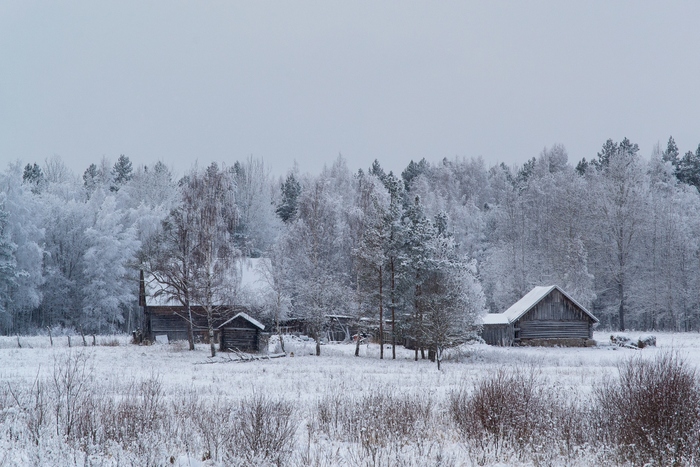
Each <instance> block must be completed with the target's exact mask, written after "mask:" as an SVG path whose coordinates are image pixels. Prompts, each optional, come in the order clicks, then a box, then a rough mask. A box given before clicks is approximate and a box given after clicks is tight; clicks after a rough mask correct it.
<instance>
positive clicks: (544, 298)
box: [481, 285, 598, 346]
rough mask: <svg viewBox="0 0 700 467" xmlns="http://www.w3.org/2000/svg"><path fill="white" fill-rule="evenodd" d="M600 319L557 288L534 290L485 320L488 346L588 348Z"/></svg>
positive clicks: (484, 318)
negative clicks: (586, 346) (594, 328)
mask: <svg viewBox="0 0 700 467" xmlns="http://www.w3.org/2000/svg"><path fill="white" fill-rule="evenodd" d="M597 323H598V318H596V317H595V316H593V314H592V313H591V312H589V311H588V310H586V308H584V307H583V306H582V305H581V304H579V303H578V302H577V301H576V300H574V299H573V298H571V296H570V295H568V294H567V293H566V292H564V290H562V289H561V288H560V287H558V286H556V285H550V286H544V287H542V286H540V287H535V288H533V289H532V290H531V291H530V292H528V293H527V294H526V295H525V296H524V297H523V298H521V299H520V300H518V301H517V302H516V303H514V304H513V305H512V306H511V307H510V308H508V309H507V310H506V311H504V312H503V313H489V314H487V315H485V316H484V317H483V328H482V332H481V337H482V338H483V339H484V341H485V342H486V343H487V344H490V345H500V346H510V345H562V346H585V345H590V343H592V342H593V340H592V339H593V327H594V325H595V324H597Z"/></svg>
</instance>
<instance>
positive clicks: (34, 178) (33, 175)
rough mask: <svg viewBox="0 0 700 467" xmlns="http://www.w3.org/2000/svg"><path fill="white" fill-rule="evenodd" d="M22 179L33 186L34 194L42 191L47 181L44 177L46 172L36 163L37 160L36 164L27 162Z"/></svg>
mask: <svg viewBox="0 0 700 467" xmlns="http://www.w3.org/2000/svg"><path fill="white" fill-rule="evenodd" d="M22 181H23V182H24V183H26V184H28V185H30V186H31V187H32V188H31V190H32V193H34V194H38V193H40V192H41V189H42V187H43V186H44V184H45V182H46V180H45V179H44V172H43V171H42V170H41V167H39V166H38V165H37V164H36V162H35V163H34V165H32V164H27V165H26V166H25V167H24V174H23V175H22Z"/></svg>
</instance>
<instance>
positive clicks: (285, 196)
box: [275, 173, 301, 224]
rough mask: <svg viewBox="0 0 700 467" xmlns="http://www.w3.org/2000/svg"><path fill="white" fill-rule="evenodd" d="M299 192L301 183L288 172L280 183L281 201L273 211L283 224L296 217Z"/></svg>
mask: <svg viewBox="0 0 700 467" xmlns="http://www.w3.org/2000/svg"><path fill="white" fill-rule="evenodd" d="M300 194H301V184H300V183H299V182H298V181H297V179H296V178H295V177H294V174H293V173H290V174H289V175H287V179H286V180H285V181H284V183H283V184H282V202H281V203H280V204H279V205H278V206H277V210H276V211H275V212H277V215H278V216H279V217H280V219H282V221H283V222H284V223H285V224H288V223H290V222H292V221H294V220H295V219H296V217H297V210H298V204H299V195H300Z"/></svg>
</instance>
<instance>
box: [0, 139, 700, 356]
mask: <svg viewBox="0 0 700 467" xmlns="http://www.w3.org/2000/svg"><path fill="white" fill-rule="evenodd" d="M351 166H352V162H351V161H346V160H344V159H343V158H342V157H340V156H339V157H338V158H337V159H336V160H335V161H334V162H333V163H332V164H329V165H328V166H326V167H324V168H323V169H322V170H320V171H319V172H320V173H317V174H308V173H300V171H299V170H298V169H296V168H295V167H291V168H289V169H288V171H287V172H286V175H284V176H282V177H279V178H277V177H275V176H273V175H272V170H271V168H270V167H268V166H266V165H265V163H264V162H263V161H262V160H259V159H255V158H252V157H251V158H249V159H246V160H243V161H238V162H235V163H233V164H222V163H219V164H217V163H211V164H206V165H202V164H200V165H198V166H195V167H193V168H192V169H191V170H189V171H188V172H186V173H184V174H176V173H174V171H173V170H172V169H171V168H169V167H168V165H167V164H166V163H163V162H158V163H156V164H152V165H144V164H143V163H141V162H140V161H131V160H130V159H129V158H128V157H127V156H124V155H121V156H119V157H118V158H117V159H116V160H111V161H110V160H109V159H107V158H103V159H102V160H100V161H95V163H94V164H91V165H90V166H89V167H87V168H86V169H85V170H84V172H83V173H81V174H75V173H73V172H72V171H71V170H69V169H68V168H67V166H66V165H65V164H64V163H63V162H62V161H61V160H60V159H59V158H57V157H54V158H49V159H47V160H45V161H44V162H43V163H42V162H33V161H32V162H29V163H27V161H22V162H17V163H15V164H12V165H10V166H9V167H8V168H7V169H6V170H5V171H4V172H3V173H2V174H1V175H0V186H1V187H2V192H1V194H0V332H1V333H3V334H26V333H32V332H37V331H38V330H44V329H46V328H47V327H48V328H56V327H63V328H72V329H82V330H84V331H85V332H95V333H107V332H114V331H130V330H132V329H135V328H136V327H138V326H139V325H140V322H139V320H140V316H139V312H138V310H139V309H138V306H137V305H138V278H139V270H140V269H145V270H147V271H153V272H161V273H165V272H168V267H173V265H177V264H179V265H182V266H183V267H181V268H179V271H180V273H181V274H182V273H183V271H185V272H184V274H188V275H187V276H186V278H188V281H189V283H190V284H191V285H192V293H193V294H194V295H193V299H195V300H197V301H199V302H200V303H201V302H206V300H207V297H209V299H210V300H211V299H212V297H216V296H217V290H216V287H217V286H218V285H217V280H219V281H220V280H221V279H220V278H221V277H224V276H225V277H230V274H229V273H226V274H224V273H223V271H231V270H233V271H235V270H236V268H235V264H236V263H237V262H240V261H244V260H245V258H258V257H264V258H268V259H269V261H266V262H265V263H264V264H265V265H266V270H265V271H261V274H262V275H263V276H264V277H265V278H266V282H268V285H269V287H268V288H267V289H266V290H267V293H265V295H264V296H252V297H251V296H243V295H241V296H238V297H236V300H239V301H240V302H241V303H249V304H250V303H253V304H255V309H256V310H258V314H259V315H260V316H259V318H260V319H262V320H263V321H264V322H266V323H267V324H272V323H273V322H274V321H275V320H279V319H284V318H289V317H301V318H304V319H305V320H306V321H307V322H308V323H310V324H311V325H312V326H313V325H315V326H321V325H322V321H323V317H324V315H327V314H342V315H349V316H356V317H370V318H373V319H378V318H380V314H381V316H382V317H383V318H384V319H390V317H391V315H392V313H393V314H396V315H397V318H398V317H402V319H403V323H404V325H406V326H414V327H417V328H420V329H419V331H420V332H423V333H429V334H430V335H431V338H432V339H434V340H433V341H434V342H436V341H439V342H444V343H445V344H448V343H450V342H455V340H458V339H459V337H460V336H459V334H460V333H461V332H463V331H461V330H463V329H465V328H468V327H469V325H471V324H473V323H475V322H478V319H477V316H478V315H480V314H482V313H484V312H485V311H486V310H488V311H491V312H500V311H503V310H504V309H505V308H507V307H508V306H509V305H511V304H512V303H514V302H515V301H516V300H517V299H519V298H520V297H521V296H522V295H524V294H525V293H526V292H527V291H529V290H530V289H531V288H532V287H533V286H535V285H549V284H557V285H559V286H561V287H563V288H564V289H565V290H566V291H567V292H568V293H570V294H571V295H572V296H573V297H574V298H575V299H576V300H578V301H579V302H581V303H582V304H583V305H584V306H586V307H588V308H589V309H590V310H591V311H592V312H593V313H594V314H595V315H596V316H598V317H599V318H600V319H601V322H602V325H603V326H609V327H611V328H620V329H625V328H635V329H645V330H657V329H663V330H673V331H688V330H698V329H700V244H699V243H698V235H697V232H698V231H700V198H699V195H698V187H700V146H699V147H698V148H697V150H695V152H693V151H688V152H685V153H683V152H682V151H681V150H679V148H677V146H676V144H675V142H674V140H673V138H670V139H669V141H668V144H667V145H666V146H658V147H657V148H655V150H654V151H653V152H652V154H650V155H649V156H648V157H646V156H643V155H641V154H639V149H638V147H637V145H636V144H634V143H633V142H631V141H629V140H627V139H626V138H625V139H623V140H622V141H619V142H616V141H613V140H608V141H607V142H605V143H604V144H603V145H602V147H601V150H600V152H599V153H598V154H594V155H592V157H591V158H590V160H586V159H583V160H581V161H570V160H568V156H567V153H566V150H565V148H564V147H563V146H561V145H555V146H552V147H550V148H545V149H544V150H543V151H542V152H541V153H540V154H539V155H537V156H536V157H532V158H531V159H529V160H527V162H525V163H524V164H522V165H521V166H517V167H508V166H506V165H504V164H500V165H495V166H492V167H489V166H487V165H486V163H485V162H484V161H483V160H482V159H480V158H472V159H465V158H454V159H443V160H442V161H440V162H437V163H431V162H427V161H426V160H425V159H424V160H421V161H418V162H415V161H411V162H409V163H408V164H407V166H406V167H405V169H404V170H403V171H402V172H401V173H400V174H395V173H391V172H387V171H385V170H384V169H383V168H382V166H381V160H378V161H375V163H374V164H373V165H372V166H371V167H364V168H361V169H359V170H358V169H357V168H356V167H351ZM275 171H276V172H278V173H279V172H281V171H282V170H280V168H277V167H275ZM203 245H204V246H203ZM217 278H218V279H217ZM207 287H208V288H207ZM197 294H199V296H197ZM416 330H418V329H414V331H416Z"/></svg>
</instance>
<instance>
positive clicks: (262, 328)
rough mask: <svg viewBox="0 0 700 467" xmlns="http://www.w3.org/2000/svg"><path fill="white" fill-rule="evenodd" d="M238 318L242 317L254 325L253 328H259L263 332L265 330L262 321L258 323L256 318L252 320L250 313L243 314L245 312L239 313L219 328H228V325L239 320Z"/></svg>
mask: <svg viewBox="0 0 700 467" xmlns="http://www.w3.org/2000/svg"><path fill="white" fill-rule="evenodd" d="M238 317H241V318H243V319H244V320H246V321H248V322H249V323H250V324H252V325H253V326H255V327H257V328H258V329H260V330H261V331H262V330H264V329H265V325H264V324H262V323H261V322H260V321H258V320H257V319H255V318H251V317H250V315H248V313H243V312H240V313H238V314H237V315H236V316H234V317H233V318H231V319H229V320H228V321H224V322H223V323H222V324H221V326H219V328H222V327H224V326H226V325H227V324H228V323H230V322H231V321H233V320H234V319H236V318H238Z"/></svg>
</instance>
